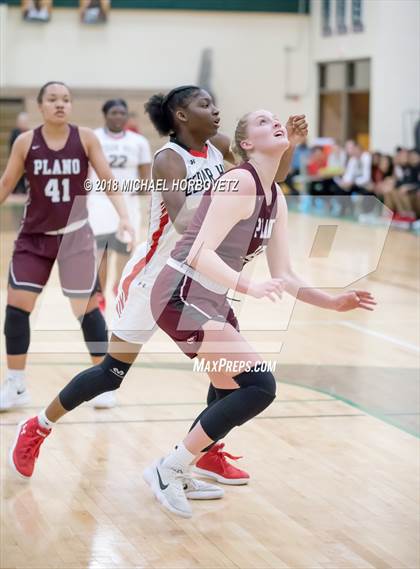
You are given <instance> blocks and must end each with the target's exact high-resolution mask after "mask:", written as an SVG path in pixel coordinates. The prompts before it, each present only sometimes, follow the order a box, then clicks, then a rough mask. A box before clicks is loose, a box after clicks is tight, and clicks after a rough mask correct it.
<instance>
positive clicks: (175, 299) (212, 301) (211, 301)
mask: <svg viewBox="0 0 420 569" xmlns="http://www.w3.org/2000/svg"><path fill="white" fill-rule="evenodd" d="M151 309H152V314H153V317H154V319H155V320H156V323H157V324H158V326H159V327H160V328H162V330H164V331H165V332H166V333H167V334H168V336H170V337H171V338H172V339H173V340H174V341H175V342H176V344H177V345H178V346H179V348H180V349H181V350H182V351H183V352H184V353H185V354H186V355H187V356H188V357H189V358H195V357H196V356H197V353H198V352H199V351H200V346H201V343H202V341H203V337H204V330H203V324H205V323H206V322H208V321H209V320H216V321H219V322H222V323H223V322H224V323H229V324H231V325H232V326H233V327H234V328H236V329H237V330H238V331H239V325H238V321H237V319H236V316H235V313H234V312H233V310H232V307H231V306H230V304H229V302H228V300H227V299H226V294H216V293H215V292H213V291H211V290H209V289H208V288H205V287H204V286H202V285H201V284H199V283H198V282H197V281H195V280H193V279H191V278H190V277H189V276H187V275H185V274H183V273H181V272H180V271H178V270H176V269H174V268H172V267H169V266H168V265H166V266H165V267H164V268H163V269H162V271H161V272H160V273H159V275H158V277H157V279H156V281H155V283H154V285H153V289H152V292H151ZM222 328H223V326H222Z"/></svg>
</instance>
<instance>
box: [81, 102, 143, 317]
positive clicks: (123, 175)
mask: <svg viewBox="0 0 420 569" xmlns="http://www.w3.org/2000/svg"><path fill="white" fill-rule="evenodd" d="M102 112H103V115H104V118H105V125H104V126H103V127H100V128H97V129H96V130H95V131H94V132H95V134H96V136H97V138H98V139H99V142H100V143H101V146H102V150H103V152H104V154H105V156H106V158H107V160H108V164H109V166H110V167H111V170H112V173H113V175H114V177H115V178H116V179H117V180H118V181H119V182H124V181H128V180H137V179H139V178H140V179H143V180H145V179H147V180H148V179H149V178H150V164H151V161H152V160H151V153H150V146H149V143H148V141H147V139H146V138H145V137H144V136H142V135H141V134H137V133H135V132H131V131H127V130H124V128H125V125H126V122H127V119H128V108H127V103H126V102H125V101H124V100H123V99H111V100H109V101H106V102H105V103H104V105H103V107H102ZM91 181H92V192H91V194H90V195H89V199H88V210H89V222H90V225H91V227H92V229H93V233H94V235H95V237H96V243H97V247H98V259H101V262H100V266H99V271H98V272H99V285H100V286H99V292H98V296H99V299H98V300H99V306H100V308H101V309H102V310H103V309H104V308H105V297H104V294H105V287H106V277H107V260H108V254H107V250H112V251H114V252H115V257H116V271H115V275H116V277H115V283H114V287H113V288H114V291H115V292H116V291H117V288H118V283H119V280H120V277H121V273H122V270H123V268H124V265H125V264H126V262H127V260H128V253H127V247H126V244H125V243H124V242H123V238H124V236H121V235H118V234H117V229H118V216H116V214H115V211H114V209H113V208H112V207H109V204H108V202H109V200H107V199H106V194H105V193H104V192H103V191H101V188H100V185H99V184H98V183H97V181H98V178H97V176H96V172H95V171H94V170H93V171H92V172H91ZM124 199H125V202H126V206H127V209H128V212H129V215H130V221H131V224H132V226H133V227H134V229H135V231H136V239H137V240H138V239H139V235H140V223H141V216H140V196H139V195H138V193H134V192H125V193H124Z"/></svg>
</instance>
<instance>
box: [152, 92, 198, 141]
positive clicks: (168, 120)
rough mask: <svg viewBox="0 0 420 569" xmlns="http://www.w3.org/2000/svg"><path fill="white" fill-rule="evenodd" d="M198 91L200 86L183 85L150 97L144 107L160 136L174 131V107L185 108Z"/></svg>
mask: <svg viewBox="0 0 420 569" xmlns="http://www.w3.org/2000/svg"><path fill="white" fill-rule="evenodd" d="M199 92H200V87H197V86H196V85H183V86H182V87H176V88H175V89H172V91H169V93H168V94H167V95H163V94H162V93H157V94H156V95H152V96H151V97H150V99H149V100H148V101H147V103H145V105H144V109H145V111H146V113H147V114H148V115H149V117H150V120H151V121H152V123H153V126H154V127H155V128H156V130H157V131H158V133H159V134H160V135H161V136H167V135H168V134H171V133H175V132H176V124H175V121H174V115H175V111H176V109H178V108H179V107H181V108H184V109H185V108H187V107H188V105H189V103H190V102H191V99H192V98H193V97H194V96H195V95H197V94H198V93H199Z"/></svg>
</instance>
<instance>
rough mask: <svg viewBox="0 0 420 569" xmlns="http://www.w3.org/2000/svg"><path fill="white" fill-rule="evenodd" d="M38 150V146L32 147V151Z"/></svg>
mask: <svg viewBox="0 0 420 569" xmlns="http://www.w3.org/2000/svg"><path fill="white" fill-rule="evenodd" d="M38 148H41V147H40V146H32V150H38Z"/></svg>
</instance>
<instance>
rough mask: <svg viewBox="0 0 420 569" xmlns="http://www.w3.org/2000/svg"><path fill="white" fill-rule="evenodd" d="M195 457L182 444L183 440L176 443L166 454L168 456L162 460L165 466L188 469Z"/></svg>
mask: <svg viewBox="0 0 420 569" xmlns="http://www.w3.org/2000/svg"><path fill="white" fill-rule="evenodd" d="M194 459H195V454H192V452H190V451H189V450H188V449H187V448H186V447H185V445H184V443H183V442H181V443H179V444H177V446H176V447H175V449H174V450H173V451H172V452H171V454H168V456H167V457H166V458H165V459H164V460H163V463H162V464H163V466H166V467H167V468H181V469H182V470H188V467H189V465H190V464H191V463H192V461H193V460H194Z"/></svg>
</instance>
